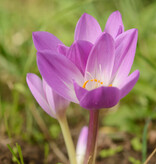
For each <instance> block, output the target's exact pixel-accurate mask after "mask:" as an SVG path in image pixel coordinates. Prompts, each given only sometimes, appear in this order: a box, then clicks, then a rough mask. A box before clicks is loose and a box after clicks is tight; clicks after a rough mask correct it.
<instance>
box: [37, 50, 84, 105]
mask: <svg viewBox="0 0 156 164" xmlns="http://www.w3.org/2000/svg"><path fill="white" fill-rule="evenodd" d="M37 63H38V68H39V71H40V73H41V75H42V76H43V78H44V79H45V80H46V82H47V83H48V85H50V86H51V87H52V88H53V90H54V91H56V92H57V93H58V94H59V95H61V96H62V97H64V98H65V99H67V100H68V101H73V102H76V103H77V102H78V101H77V98H76V95H75V92H74V87H73V80H75V81H76V82H77V83H78V84H80V85H82V83H83V76H82V74H81V73H80V71H79V70H78V68H77V67H76V66H75V65H74V64H73V63H72V62H71V61H70V60H69V59H67V58H66V57H65V56H64V55H59V54H53V53H52V52H50V51H42V52H38V53H37Z"/></svg>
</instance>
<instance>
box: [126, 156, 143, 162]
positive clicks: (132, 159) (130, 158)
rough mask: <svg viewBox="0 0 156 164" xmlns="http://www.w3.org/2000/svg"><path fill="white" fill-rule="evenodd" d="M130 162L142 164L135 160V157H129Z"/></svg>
mask: <svg viewBox="0 0 156 164" xmlns="http://www.w3.org/2000/svg"><path fill="white" fill-rule="evenodd" d="M128 160H129V162H130V163H131V164H141V162H140V161H139V160H137V159H135V158H133V157H129V159H128Z"/></svg>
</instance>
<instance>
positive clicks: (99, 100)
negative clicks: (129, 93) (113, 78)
mask: <svg viewBox="0 0 156 164" xmlns="http://www.w3.org/2000/svg"><path fill="white" fill-rule="evenodd" d="M74 88H75V93H76V95H77V98H78V100H79V102H80V105H81V106H82V107H83V108H85V109H88V110H98V109H102V108H111V107H113V106H115V105H116V104H117V103H118V102H119V100H120V90H119V89H118V88H116V87H99V88H96V89H93V90H91V91H88V90H86V89H84V88H82V87H80V86H79V85H78V84H77V83H74Z"/></svg>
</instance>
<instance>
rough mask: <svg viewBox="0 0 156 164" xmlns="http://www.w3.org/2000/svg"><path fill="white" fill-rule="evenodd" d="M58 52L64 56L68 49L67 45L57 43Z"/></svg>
mask: <svg viewBox="0 0 156 164" xmlns="http://www.w3.org/2000/svg"><path fill="white" fill-rule="evenodd" d="M57 49H58V52H59V53H60V54H62V55H64V56H66V54H67V52H68V50H69V47H67V46H65V45H63V44H58V48H57Z"/></svg>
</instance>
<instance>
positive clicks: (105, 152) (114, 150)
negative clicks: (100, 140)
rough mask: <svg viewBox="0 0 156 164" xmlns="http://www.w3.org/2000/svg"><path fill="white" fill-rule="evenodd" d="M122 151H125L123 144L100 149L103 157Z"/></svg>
mask: <svg viewBox="0 0 156 164" xmlns="http://www.w3.org/2000/svg"><path fill="white" fill-rule="evenodd" d="M121 151H123V147H122V146H118V147H115V148H110V149H103V150H101V151H100V157H101V158H106V157H111V156H113V155H115V154H117V153H119V152H121Z"/></svg>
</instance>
